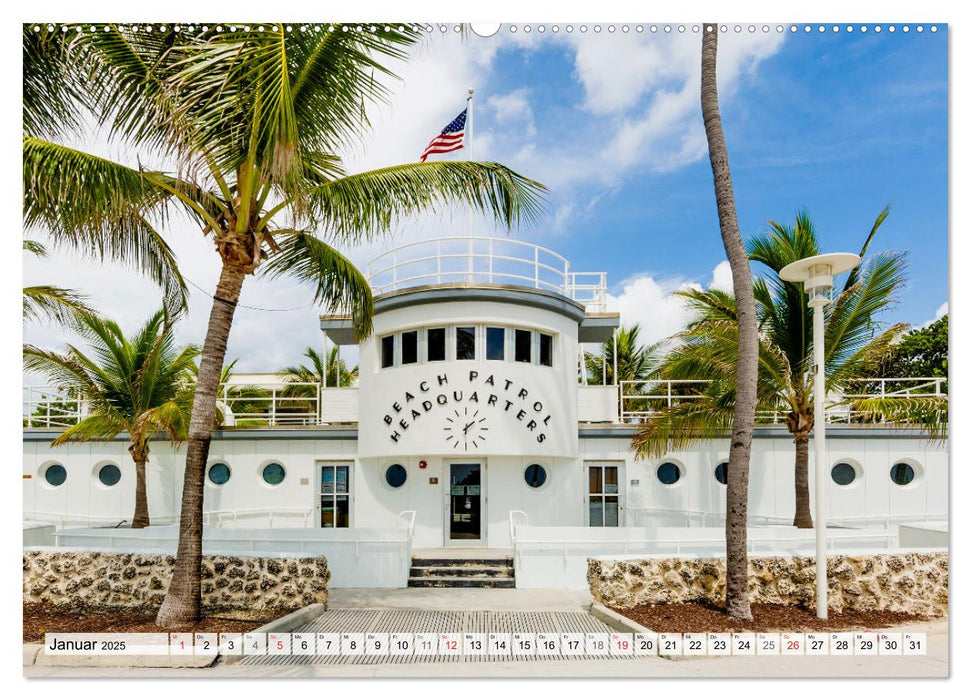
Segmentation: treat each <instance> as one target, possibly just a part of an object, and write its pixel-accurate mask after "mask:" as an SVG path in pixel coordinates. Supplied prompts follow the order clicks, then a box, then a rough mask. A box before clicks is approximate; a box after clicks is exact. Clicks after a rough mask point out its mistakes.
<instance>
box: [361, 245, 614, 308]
mask: <svg viewBox="0 0 971 700" xmlns="http://www.w3.org/2000/svg"><path fill="white" fill-rule="evenodd" d="M367 278H368V281H369V282H370V283H371V287H372V288H373V290H374V293H375V294H387V293H389V292H395V291H398V290H400V289H407V288H409V287H418V286H423V285H431V284H462V283H465V284H502V285H510V286H514V287H528V288H532V289H542V290H546V291H550V292H556V293H557V294H562V295H563V296H566V297H569V298H570V299H573V300H574V301H576V302H578V303H580V304H582V305H583V306H584V307H585V308H586V309H587V310H589V311H594V312H601V311H606V308H607V273H605V272H573V271H571V270H570V262H569V261H568V260H567V259H566V258H564V257H563V256H562V255H559V254H558V253H554V252H553V251H552V250H549V249H548V248H543V247H541V246H538V245H533V244H532V243H524V242H523V241H516V240H512V239H509V238H477V237H461V236H449V237H444V238H434V239H429V240H423V241H415V242H414V243H406V244H404V245H402V246H399V247H397V248H394V249H393V250H389V251H387V252H386V253H382V254H380V255H378V256H377V257H375V258H374V259H372V260H371V262H369V263H368V266H367Z"/></svg>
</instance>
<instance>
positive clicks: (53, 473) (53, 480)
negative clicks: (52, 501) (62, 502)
mask: <svg viewBox="0 0 971 700" xmlns="http://www.w3.org/2000/svg"><path fill="white" fill-rule="evenodd" d="M44 478H45V479H46V480H47V483H48V484H50V485H51V486H60V485H61V484H63V483H64V482H65V481H66V480H67V470H66V469H65V468H64V467H63V466H61V465H60V464H52V465H50V466H49V467H47V469H45V470H44Z"/></svg>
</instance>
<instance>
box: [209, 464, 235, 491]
mask: <svg viewBox="0 0 971 700" xmlns="http://www.w3.org/2000/svg"><path fill="white" fill-rule="evenodd" d="M230 474H232V472H231V471H230V469H229V466H228V465H226V464H223V463H222V462H216V463H215V464H213V465H212V466H211V467H209V481H211V482H212V483H214V484H215V485H216V486H222V485H223V484H225V483H226V482H227V481H229V476H230Z"/></svg>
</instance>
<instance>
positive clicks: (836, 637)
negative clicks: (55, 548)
mask: <svg viewBox="0 0 971 700" xmlns="http://www.w3.org/2000/svg"><path fill="white" fill-rule="evenodd" d="M44 650H45V653H47V654H49V655H91V656H131V655H162V656H185V655H196V656H214V655H216V654H222V655H226V656H340V657H351V656H371V657H380V656H396V657H400V656H414V657H416V658H417V659H420V658H421V657H434V656H461V657H466V658H469V659H472V660H474V659H476V658H482V657H486V656H488V657H509V658H526V657H530V658H533V657H535V658H542V657H553V656H556V657H561V656H567V657H569V656H576V657H590V656H596V657H605V656H609V657H619V658H636V657H651V656H655V657H656V656H923V655H926V653H927V634H926V633H923V632H903V633H901V632H829V633H827V632H758V633H750V632H735V633H728V632H707V633H704V632H684V633H671V632H661V633H658V634H655V633H624V632H610V633H601V632H586V633H583V632H466V633H459V632H440V633H433V632H394V633H386V632H345V633H338V632H270V633H266V632H244V633H239V632H226V633H195V634H193V633H182V632H172V633H168V634H164V633H163V634H97V633H75V634H59V633H48V634H47V635H45V640H44Z"/></svg>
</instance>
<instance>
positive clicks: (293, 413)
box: [219, 380, 321, 427]
mask: <svg viewBox="0 0 971 700" xmlns="http://www.w3.org/2000/svg"><path fill="white" fill-rule="evenodd" d="M320 391H321V384H320V383H318V382H289V383H281V382H280V381H279V380H263V381H257V382H246V383H245V384H244V383H235V382H232V381H230V382H227V383H226V384H223V386H222V389H221V390H220V393H219V400H220V402H222V404H223V405H224V407H225V408H226V409H228V411H229V413H230V414H231V415H232V418H233V422H234V424H235V425H236V426H237V427H240V426H242V427H245V426H248V425H253V426H257V425H317V424H319V423H320V422H321V421H320V405H321V401H320Z"/></svg>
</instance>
